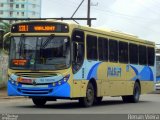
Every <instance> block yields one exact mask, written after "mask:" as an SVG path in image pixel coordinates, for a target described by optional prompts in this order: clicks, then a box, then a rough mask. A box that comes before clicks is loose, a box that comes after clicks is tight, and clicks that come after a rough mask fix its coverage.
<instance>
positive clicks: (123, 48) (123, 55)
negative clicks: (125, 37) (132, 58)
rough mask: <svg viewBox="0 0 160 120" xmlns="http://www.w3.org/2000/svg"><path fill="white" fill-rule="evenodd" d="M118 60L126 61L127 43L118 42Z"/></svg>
mask: <svg viewBox="0 0 160 120" xmlns="http://www.w3.org/2000/svg"><path fill="white" fill-rule="evenodd" d="M119 62H121V63H128V43H126V42H119Z"/></svg>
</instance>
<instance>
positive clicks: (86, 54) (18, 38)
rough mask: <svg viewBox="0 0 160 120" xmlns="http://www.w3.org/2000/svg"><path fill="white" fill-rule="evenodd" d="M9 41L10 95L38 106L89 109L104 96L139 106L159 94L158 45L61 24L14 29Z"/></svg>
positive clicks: (33, 24)
mask: <svg viewBox="0 0 160 120" xmlns="http://www.w3.org/2000/svg"><path fill="white" fill-rule="evenodd" d="M8 36H9V37H8ZM8 36H5V37H8V38H9V41H10V47H9V67H8V95H9V96H28V97H29V98H31V99H32V101H33V103H34V104H35V105H36V106H43V105H45V104H46V102H47V101H56V100H57V99H71V100H79V103H80V104H81V105H82V106H84V107H90V106H92V105H94V104H98V103H100V102H101V101H102V99H103V97H104V96H112V97H115V96H120V97H122V100H123V101H124V102H132V103H137V102H138V101H139V98H140V95H141V94H144V93H149V92H152V91H153V90H154V81H155V43H154V42H151V41H147V40H142V39H139V38H138V37H136V36H133V35H130V34H126V33H121V32H117V31H112V30H105V29H100V28H91V27H88V26H82V25H78V24H75V23H71V22H65V21H57V20H43V21H42V20H41V21H27V22H19V23H15V24H13V25H12V26H11V32H10V33H9V34H8Z"/></svg>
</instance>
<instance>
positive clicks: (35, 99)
mask: <svg viewBox="0 0 160 120" xmlns="http://www.w3.org/2000/svg"><path fill="white" fill-rule="evenodd" d="M32 101H33V103H34V104H35V105H36V106H37V107H42V106H44V105H45V104H46V102H47V100H46V99H45V98H40V97H33V98H32Z"/></svg>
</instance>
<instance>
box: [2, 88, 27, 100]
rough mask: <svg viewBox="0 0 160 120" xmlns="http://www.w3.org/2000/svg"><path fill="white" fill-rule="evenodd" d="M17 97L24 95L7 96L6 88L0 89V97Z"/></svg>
mask: <svg viewBox="0 0 160 120" xmlns="http://www.w3.org/2000/svg"><path fill="white" fill-rule="evenodd" d="M17 98H24V97H17V96H8V95H7V88H2V89H0V99H17Z"/></svg>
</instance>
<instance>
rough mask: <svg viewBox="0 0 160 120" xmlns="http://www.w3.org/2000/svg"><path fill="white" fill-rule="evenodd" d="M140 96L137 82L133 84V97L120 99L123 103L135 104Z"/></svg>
mask: <svg viewBox="0 0 160 120" xmlns="http://www.w3.org/2000/svg"><path fill="white" fill-rule="evenodd" d="M140 94H141V88H140V85H139V83H138V82H135V84H134V90H133V95H130V96H122V99H123V101H124V102H131V103H137V102H139V98H140Z"/></svg>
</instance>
